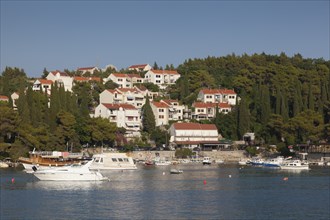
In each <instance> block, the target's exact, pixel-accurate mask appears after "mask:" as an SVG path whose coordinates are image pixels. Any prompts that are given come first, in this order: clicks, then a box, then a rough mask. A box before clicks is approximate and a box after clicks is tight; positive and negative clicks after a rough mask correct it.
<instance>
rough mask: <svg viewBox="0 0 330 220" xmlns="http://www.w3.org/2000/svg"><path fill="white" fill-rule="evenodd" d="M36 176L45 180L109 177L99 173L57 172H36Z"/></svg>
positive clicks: (79, 179) (103, 178) (94, 179)
mask: <svg viewBox="0 0 330 220" xmlns="http://www.w3.org/2000/svg"><path fill="white" fill-rule="evenodd" d="M34 176H35V177H37V178H38V179H39V180H43V181H102V180H106V179H107V178H105V177H103V176H102V175H98V173H94V172H92V173H55V172H53V173H52V172H47V173H45V172H41V171H40V172H36V173H34Z"/></svg>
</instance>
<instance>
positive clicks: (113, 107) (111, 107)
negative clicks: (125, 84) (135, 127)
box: [102, 103, 136, 110]
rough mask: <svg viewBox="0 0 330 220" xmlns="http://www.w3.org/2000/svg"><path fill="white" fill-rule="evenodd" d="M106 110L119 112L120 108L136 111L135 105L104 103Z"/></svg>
mask: <svg viewBox="0 0 330 220" xmlns="http://www.w3.org/2000/svg"><path fill="white" fill-rule="evenodd" d="M102 105H104V106H105V107H106V108H108V109H113V110H118V109H119V108H120V107H121V108H123V109H136V108H135V107H134V106H133V105H130V104H110V103H102Z"/></svg>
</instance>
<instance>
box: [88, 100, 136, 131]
mask: <svg viewBox="0 0 330 220" xmlns="http://www.w3.org/2000/svg"><path fill="white" fill-rule="evenodd" d="M94 117H102V118H106V119H109V121H110V122H114V123H116V125H117V127H121V128H125V129H126V130H127V134H130V135H139V131H140V127H141V117H140V112H139V110H138V109H137V108H135V107H134V106H133V105H130V104H110V103H101V104H99V105H98V106H97V107H96V108H95V114H94Z"/></svg>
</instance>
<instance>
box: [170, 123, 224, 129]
mask: <svg viewBox="0 0 330 220" xmlns="http://www.w3.org/2000/svg"><path fill="white" fill-rule="evenodd" d="M173 126H174V128H175V129H176V130H218V129H217V127H216V126H215V125H214V124H198V123H174V124H173Z"/></svg>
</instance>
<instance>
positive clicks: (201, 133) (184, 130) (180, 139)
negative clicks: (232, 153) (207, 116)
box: [169, 123, 221, 150]
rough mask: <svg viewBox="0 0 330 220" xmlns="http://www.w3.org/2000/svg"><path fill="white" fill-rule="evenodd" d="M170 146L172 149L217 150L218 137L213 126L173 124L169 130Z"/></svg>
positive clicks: (216, 130) (218, 144)
mask: <svg viewBox="0 0 330 220" xmlns="http://www.w3.org/2000/svg"><path fill="white" fill-rule="evenodd" d="M169 135H170V146H171V147H173V148H189V149H194V148H199V149H201V150H212V149H218V148H219V146H220V145H221V143H220V142H219V138H220V135H219V133H218V129H217V127H216V126H215V125H214V124H199V123H173V124H172V125H171V127H170V128H169Z"/></svg>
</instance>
